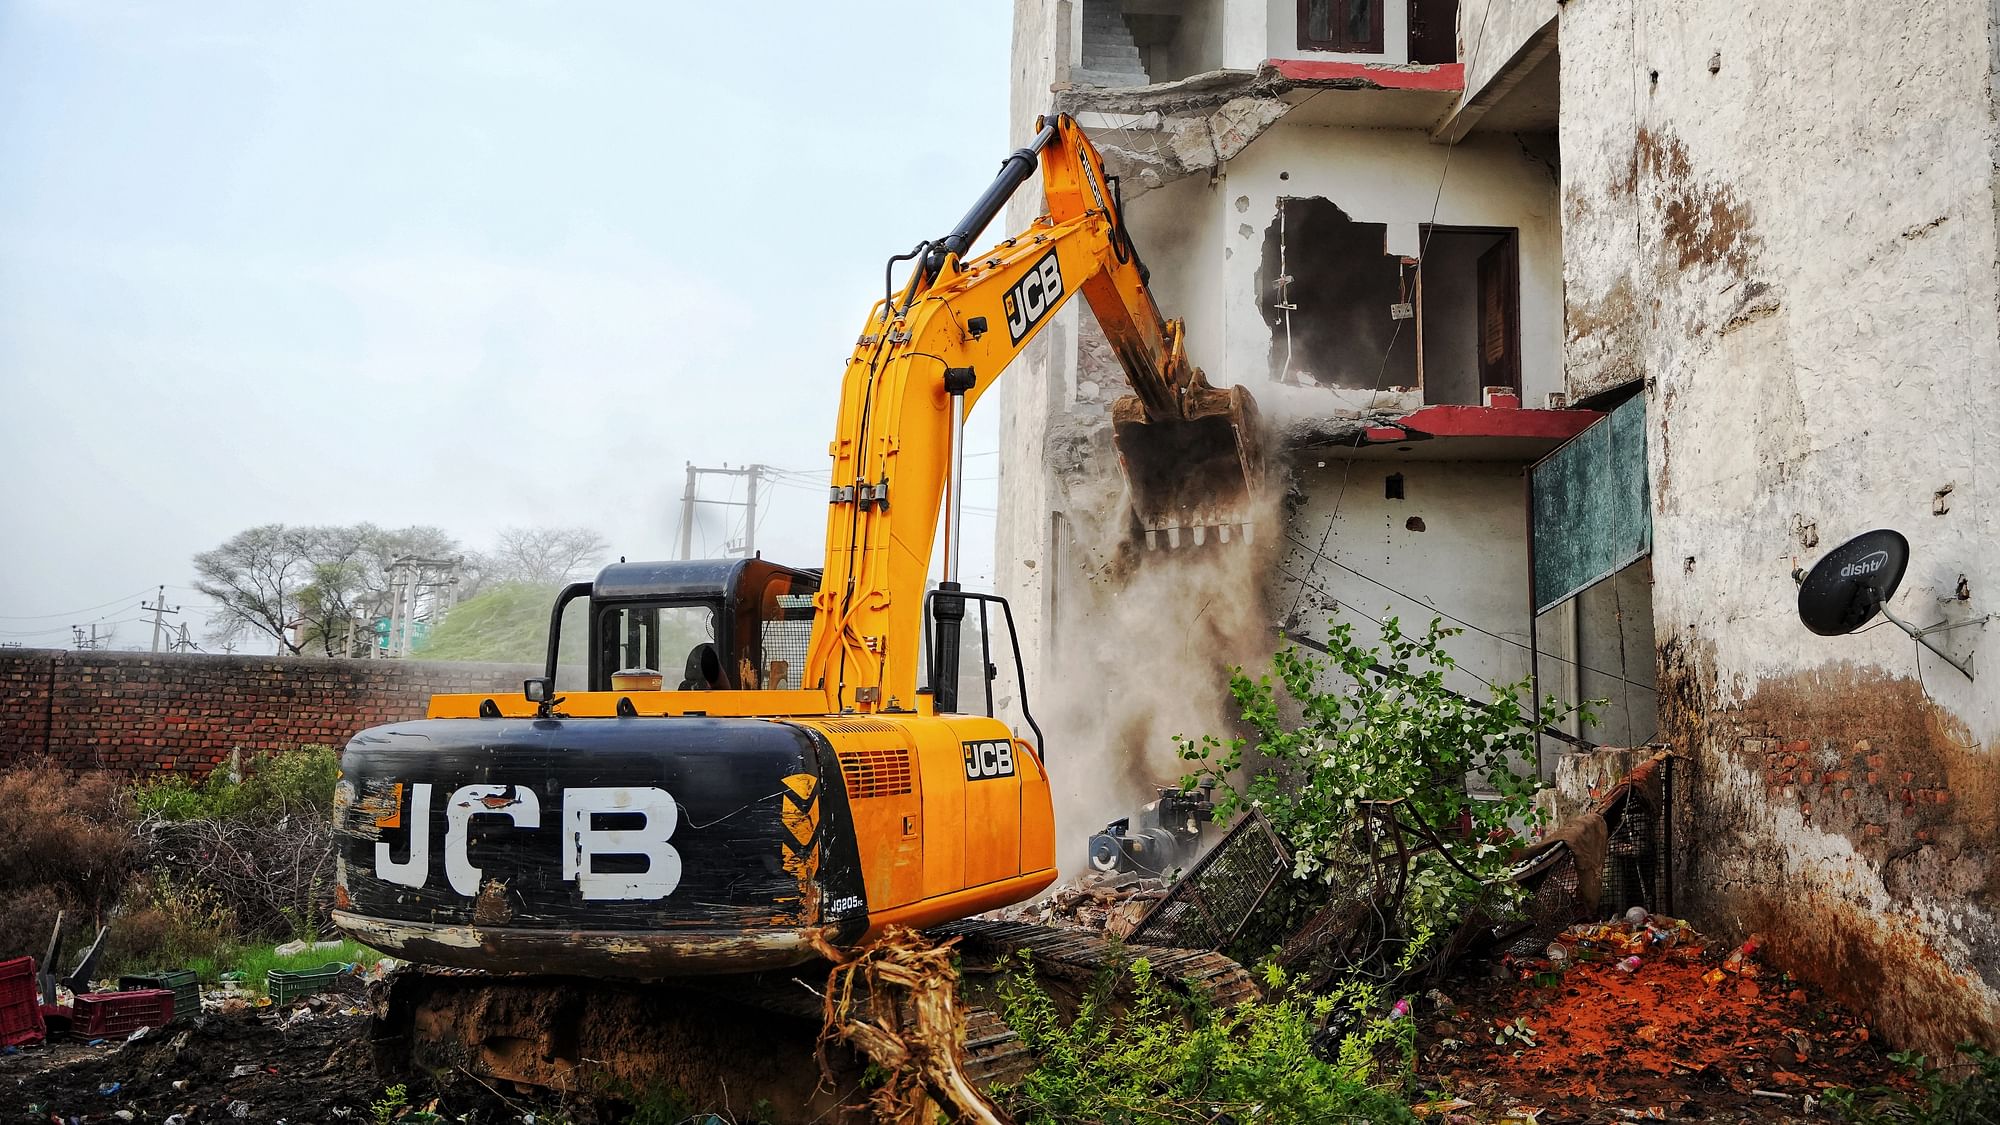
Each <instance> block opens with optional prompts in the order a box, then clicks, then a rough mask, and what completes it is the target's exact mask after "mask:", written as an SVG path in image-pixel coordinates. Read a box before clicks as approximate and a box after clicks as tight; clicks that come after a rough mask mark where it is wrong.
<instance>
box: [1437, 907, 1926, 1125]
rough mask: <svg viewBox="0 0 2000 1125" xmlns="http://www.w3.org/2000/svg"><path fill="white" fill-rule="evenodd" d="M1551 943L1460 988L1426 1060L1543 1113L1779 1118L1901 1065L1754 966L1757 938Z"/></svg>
mask: <svg viewBox="0 0 2000 1125" xmlns="http://www.w3.org/2000/svg"><path fill="white" fill-rule="evenodd" d="M1557 946H1560V950H1559V951H1556V952H1555V953H1554V954H1553V955H1551V956H1548V957H1544V958H1537V959H1534V960H1531V961H1524V962H1517V963H1513V964H1509V965H1507V966H1506V973H1507V977H1508V979H1506V980H1505V981H1500V982H1483V983H1475V982H1465V983H1462V984H1460V986H1459V988H1458V991H1459V992H1460V994H1461V996H1460V999H1459V1001H1458V1002H1457V1003H1454V1004H1449V1005H1446V1006H1445V1007H1444V1009H1443V1010H1440V1011H1438V1012H1437V1013H1436V1014H1435V1015H1433V1016H1431V1017H1429V1020H1430V1023H1429V1026H1428V1027H1427V1028H1426V1030H1428V1031H1430V1032H1431V1034H1430V1035H1428V1036H1425V1037H1424V1043H1423V1051H1424V1060H1425V1067H1424V1069H1425V1070H1426V1071H1427V1072H1428V1073H1429V1074H1430V1075H1431V1076H1434V1077H1435V1078H1436V1079H1437V1080H1439V1081H1440V1082H1441V1083H1442V1084H1444V1085H1445V1086H1446V1087H1447V1088H1450V1089H1452V1090H1453V1091H1454V1092H1455V1093H1457V1094H1458V1095H1459V1096H1461V1097H1465V1098H1468V1099H1471V1100H1473V1101H1475V1102H1478V1103H1487V1104H1490V1103H1492V1102H1493V1099H1494V1098H1499V1099H1500V1100H1503V1101H1506V1102H1507V1103H1508V1104H1510V1105H1520V1104H1526V1105H1532V1106H1538V1107H1542V1108H1543V1109H1544V1113H1543V1114H1542V1115H1541V1117H1540V1118H1539V1120H1541V1121H1544V1122H1555V1121H1581V1120H1617V1119H1620V1118H1625V1119H1630V1118H1632V1117H1634V1116H1651V1115H1658V1116H1667V1117H1672V1118H1676V1119H1684V1118H1696V1119H1698V1118H1701V1117H1706V1116H1710V1115H1713V1114H1722V1115H1723V1116H1724V1117H1726V1118H1728V1119H1734V1117H1733V1114H1736V1113H1744V1114H1748V1115H1749V1116H1751V1117H1753V1118H1763V1119H1775V1118H1779V1117H1782V1116H1784V1115H1787V1114H1800V1113H1803V1112H1805V1108H1806V1099H1807V1098H1809V1097H1810V1098H1813V1099H1817V1098H1818V1097H1820V1096H1821V1095H1822V1094H1823V1093H1824V1091H1825V1090H1826V1089H1828V1088H1830V1087H1836V1086H1845V1087H1864V1086H1869V1085H1874V1084H1877V1083H1883V1082H1888V1081H1891V1080H1892V1077H1893V1075H1894V1072H1895V1066H1894V1064H1893V1063H1891V1062H1890V1061H1889V1060H1888V1059H1887V1058H1886V1057H1885V1056H1884V1054H1883V1053H1882V1051H1881V1050H1880V1048H1879V1047H1878V1045H1877V1044H1876V1043H1875V1042H1874V1040H1873V1039H1872V1038H1871V1036H1870V1035H1869V1032H1868V1029H1867V1027H1866V1026H1865V1025H1863V1024H1862V1023H1861V1021H1859V1020H1858V1019H1856V1018H1855V1017H1853V1016H1851V1015H1848V1014H1846V1013H1843V1012H1840V1011H1838V1010H1836V1009H1834V1008H1832V1007H1830V1006H1828V1005H1827V1004H1826V1003H1825V1002H1824V1001H1823V1000H1821V999H1820V998H1819V997H1817V996H1816V995H1814V994H1813V993H1811V992H1810V991H1809V990H1807V989H1806V988H1804V987H1803V986H1801V985H1799V984H1796V983H1794V982H1792V981H1791V980H1790V979H1789V978H1786V977H1784V976H1781V975H1779V974H1776V973H1774V972H1773V971H1772V970H1770V969H1769V968H1768V967H1766V966H1763V965H1761V964H1760V963H1759V962H1758V961H1757V959H1756V956H1755V953H1756V944H1755V939H1753V940H1752V941H1751V942H1750V943H1747V944H1746V945H1745V946H1743V947H1742V948H1740V949H1735V950H1730V951H1728V952H1727V953H1726V954H1724V953H1723V952H1722V951H1717V950H1712V949H1708V948H1705V947H1704V943H1703V939H1702V938H1701V936H1700V935H1699V934H1696V933H1695V932H1694V931H1692V930H1691V929H1689V928H1688V927H1687V925H1686V924H1685V923H1680V922H1673V921H1671V920H1669V919H1662V918H1654V919H1652V920H1651V925H1631V924H1624V923H1612V924H1604V925H1592V926H1578V927H1572V928H1571V929H1570V930H1569V931H1568V932H1566V933H1565V934H1563V935H1562V937H1561V938H1560V939H1558V941H1557V942H1556V943H1553V944H1552V946H1551V949H1552V950H1555V948H1556V947H1557ZM1630 958H1637V962H1636V964H1635V963H1634V962H1632V961H1631V960H1629V959H1630ZM1628 968H1629V971H1628ZM1480 1093H1483V1094H1484V1096H1479V1095H1480ZM1621 1110H1622V1112H1621Z"/></svg>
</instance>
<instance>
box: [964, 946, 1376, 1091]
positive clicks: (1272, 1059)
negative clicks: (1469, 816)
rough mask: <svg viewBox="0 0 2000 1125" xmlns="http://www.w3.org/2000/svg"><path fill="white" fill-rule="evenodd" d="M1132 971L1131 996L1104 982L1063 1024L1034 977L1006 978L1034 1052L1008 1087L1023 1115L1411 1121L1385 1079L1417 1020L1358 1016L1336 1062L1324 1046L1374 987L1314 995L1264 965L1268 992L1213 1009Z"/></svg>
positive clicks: (1141, 968)
mask: <svg viewBox="0 0 2000 1125" xmlns="http://www.w3.org/2000/svg"><path fill="white" fill-rule="evenodd" d="M1126 971H1127V972H1128V973H1129V974H1130V977H1131V988H1130V991H1129V995H1128V996H1124V997H1116V998H1114V996H1113V995H1112V991H1113V990H1111V989H1109V988H1103V987H1100V988H1099V989H1097V990H1095V991H1094V992H1093V993H1092V994H1091V995H1089V996H1087V997H1085V999H1084V1000H1083V1002H1082V1003H1081V1005H1080V1006H1079V1007H1078V1010H1077V1013H1076V1016H1075V1018H1073V1019H1065V1018H1063V1016H1062V1013H1061V1011H1060V1010H1059V1009H1058V1008H1057V1006H1056V1004H1055V1002H1054V1001H1053V1000H1052V999H1051V998H1050V997H1049V995H1048V994H1047V993H1045V992H1043V991H1042V990H1041V988H1040V987H1039V986H1038V985H1037V984H1036V983H1035V981H1034V979H1033V978H1032V976H1031V975H1030V974H1029V973H1028V972H1026V971H1017V972H1015V973H1012V974H1009V975H1008V976H1006V977H1004V978H1002V980H1001V983H1000V995H1001V999H1002V1002H1003V1005H1004V1007H1005V1013H1006V1019H1007V1023H1008V1026H1010V1027H1012V1028H1014V1030H1015V1031H1016V1032H1017V1033H1019V1035H1020V1036H1021V1039H1022V1042H1023V1043H1024V1044H1025V1045H1026V1046H1027V1047H1028V1049H1029V1050H1030V1051H1032V1052H1033V1053H1034V1055H1035V1057H1036V1059H1037V1065H1036V1067H1035V1069H1034V1070H1033V1071H1032V1072H1030V1073H1029V1074H1028V1075H1027V1076H1026V1077H1025V1078H1023V1079H1022V1080H1021V1081H1020V1083H1018V1084H1017V1085H1015V1086H1014V1087H1013V1088H1012V1089H1011V1090H1009V1091H1007V1092H1006V1094H1005V1098H1006V1101H1007V1104H1008V1106H1009V1108H1010V1109H1011V1110H1012V1111H1013V1112H1014V1113H1015V1114H1016V1115H1017V1116H1018V1117H1019V1119H1020V1120H1022V1121H1024V1122H1118V1123H1120V1125H1152V1123H1160V1125H1166V1123H1170V1122H1171V1123H1177V1122H1188V1121H1213V1120H1217V1119H1218V1117H1219V1115H1224V1114H1227V1115H1229V1116H1231V1117H1234V1118H1236V1119H1237V1120H1251V1119H1254V1120H1257V1121H1264V1122H1275V1123H1285V1122H1301V1123H1304V1122H1329V1121H1367V1122H1397V1121H1413V1120H1415V1118H1414V1117H1413V1116H1412V1114H1411V1113H1410V1111H1409V1108H1408V1107H1407V1106H1406V1105H1405V1104H1404V1102H1403V1099H1402V1098H1401V1097H1400V1096H1399V1094H1398V1089H1399V1087H1400V1085H1401V1076H1400V1075H1399V1076H1396V1077H1392V1078H1386V1079H1385V1078H1383V1077H1381V1073H1380V1072H1381V1067H1380V1064H1379V1062H1378V1059H1379V1057H1380V1056H1381V1054H1383V1053H1385V1052H1386V1053H1394V1051H1396V1050H1398V1049H1400V1050H1401V1051H1402V1052H1403V1054H1402V1057H1401V1062H1400V1064H1399V1065H1400V1066H1401V1067H1403V1068H1405V1072H1406V1068H1407V1067H1408V1065H1409V1064H1408V1058H1409V1056H1408V1053H1407V1052H1408V1047H1409V1045H1410V1043H1411V1040H1410V1037H1409V1033H1408V1029H1409V1027H1410V1026H1411V1025H1410V1023H1409V1021H1408V1020H1406V1019H1405V1020H1399V1021H1395V1022H1394V1023H1389V1022H1385V1021H1380V1020H1373V1019H1368V1018H1367V1017H1366V1014H1365V1013H1361V1014H1360V1016H1359V1018H1358V1019H1356V1020H1355V1021H1354V1022H1355V1023H1356V1024H1357V1025H1358V1026H1359V1028H1360V1030H1358V1031H1356V1032H1354V1033H1352V1034H1349V1035H1347V1036H1346V1037H1344V1038H1342V1039H1341V1040H1340V1041H1339V1044H1338V1049H1337V1051H1333V1052H1329V1053H1331V1054H1333V1056H1334V1058H1333V1061H1328V1060H1327V1059H1326V1058H1323V1057H1321V1055H1320V1054H1319V1053H1316V1051H1315V1042H1316V1040H1318V1039H1320V1038H1321V1027H1322V1026H1323V1025H1325V1024H1327V1023H1328V1022H1329V1018H1330V1017H1334V1016H1336V1014H1341V1013H1343V1006H1344V1005H1350V1004H1356V1003H1369V1002H1372V1001H1373V1000H1375V999H1377V997H1376V996H1375V994H1374V992H1373V990H1364V993H1365V994H1356V993H1348V994H1337V995H1331V996H1320V997H1313V996H1307V995H1303V994H1301V993H1298V992H1296V991H1294V990H1292V989H1290V988H1288V987H1287V985H1286V982H1285V981H1284V979H1283V977H1282V976H1281V975H1279V974H1277V972H1276V971H1275V970H1274V969H1267V970H1266V974H1267V977H1266V979H1267V982H1269V983H1271V984H1272V985H1273V988H1272V993H1271V995H1272V997H1273V998H1272V999H1268V1000H1262V1001H1251V1002H1248V1003H1245V1004H1241V1005H1238V1006H1237V1007H1236V1008H1234V1009H1232V1010H1230V1011H1228V1012H1222V1013H1217V1012H1213V1011H1209V1010H1207V1009H1205V1008H1203V1007H1202V1006H1200V1005H1197V1004H1193V1003H1191V1002H1188V1001H1184V1000H1182V999H1181V998H1179V997H1177V996H1175V995H1174V994H1173V993H1171V992H1169V991H1168V990H1167V989H1166V988H1165V987H1164V986H1163V985H1162V984H1161V983H1160V982H1159V981H1158V980H1157V979H1155V978H1154V976H1153V974H1152V970H1151V966H1150V965H1149V964H1148V963H1147V962H1146V961H1145V959H1143V958H1140V959H1137V960H1134V961H1133V962H1132V964H1131V965H1130V966H1129V967H1128V969H1127V970H1126ZM1120 1001H1122V1002H1120ZM1334 1022H1339V1021H1337V1020H1336V1021H1334Z"/></svg>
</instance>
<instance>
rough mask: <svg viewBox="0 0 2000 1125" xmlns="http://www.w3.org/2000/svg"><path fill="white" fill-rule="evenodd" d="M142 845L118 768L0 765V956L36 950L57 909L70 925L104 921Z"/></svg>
mask: <svg viewBox="0 0 2000 1125" xmlns="http://www.w3.org/2000/svg"><path fill="white" fill-rule="evenodd" d="M140 853H141V848H140V843H139V840H138V839H137V838H136V837H135V836H134V835H133V832H132V819H131V802H130V801H129V800H128V799H127V796H126V791H125V785H124V781H123V779H122V778H120V777H118V776H117V775H115V774H110V773H103V772H83V773H79V772H75V771H72V770H68V769H65V768H63V767H61V766H59V765H56V764H55V763H53V762H47V761H40V762H30V763H29V764H27V765H22V766H17V767H15V768H13V769H10V770H7V771H6V772H4V773H0V956H17V955H19V954H23V953H34V954H35V955H37V956H40V955H41V953H42V950H43V947H44V946H45V945H46V944H47V943H48V940H49V932H50V930H51V928H53V926H54V925H55V919H56V913H57V912H58V911H63V912H66V913H67V915H68V918H69V925H70V927H71V930H72V932H80V931H81V930H82V929H83V928H85V927H88V926H89V925H91V924H93V923H96V924H102V923H104V922H105V921H107V920H108V919H109V917H110V914H111V911H112V908H113V906H114V905H115V904H116V903H117V900H118V895H119V892H121V891H122V890H124V889H125V887H126V884H127V883H129V882H130V881H131V878H132V871H133V868H134V865H135V864H136V863H137V862H138V860H139V857H140Z"/></svg>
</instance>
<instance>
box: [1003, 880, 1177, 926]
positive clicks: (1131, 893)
mask: <svg viewBox="0 0 2000 1125" xmlns="http://www.w3.org/2000/svg"><path fill="white" fill-rule="evenodd" d="M1166 893H1167V881H1166V880H1164V879H1149V878H1146V877H1144V876H1140V875H1132V874H1123V875H1100V874H1098V873H1097V872H1092V873H1090V874H1089V875H1086V876H1084V877H1083V878H1082V879H1080V880H1078V881H1077V882H1075V883H1070V884H1066V885H1064V886H1060V887H1057V888H1055V889H1054V890H1052V891H1050V892H1049V893H1048V894H1047V895H1046V896H1044V897H1042V898H1040V899H1038V900H1036V901H1034V902H1031V903H1029V904H1027V905H1026V906H1022V907H1017V908H1015V909H1013V910H1010V911H1007V912H1006V914H1005V915H1004V917H1005V918H1006V919H1007V920H1008V921H1018V922H1032V923H1035V924H1037V925H1044V926H1063V927H1068V928H1072V929H1079V930H1091V931H1095V932H1100V933H1106V934H1109V935H1111V936H1112V937H1116V938H1122V937H1128V936H1130V935H1131V933H1132V930H1133V928H1134V927H1135V926H1137V925H1138V924H1139V919H1141V918H1143V917H1145V916H1146V911H1148V910H1150V909H1152V906H1153V904H1154V903H1155V902H1158V901H1159V900H1160V899H1162V898H1164V897H1165V896H1166Z"/></svg>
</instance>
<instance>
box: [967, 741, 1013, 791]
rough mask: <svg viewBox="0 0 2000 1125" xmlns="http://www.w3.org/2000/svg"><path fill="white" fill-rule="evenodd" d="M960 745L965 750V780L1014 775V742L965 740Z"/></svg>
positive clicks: (982, 779) (981, 779)
mask: <svg viewBox="0 0 2000 1125" xmlns="http://www.w3.org/2000/svg"><path fill="white" fill-rule="evenodd" d="M961 746H962V749H963V750H964V751H965V780H967V781H984V780H986V779H987V778H989V777H1013V776H1014V744H1013V743H1012V742H1010V741H1008V740H1007V739H1004V738H1003V739H989V740H986V741H982V742H967V743H962V744H961Z"/></svg>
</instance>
